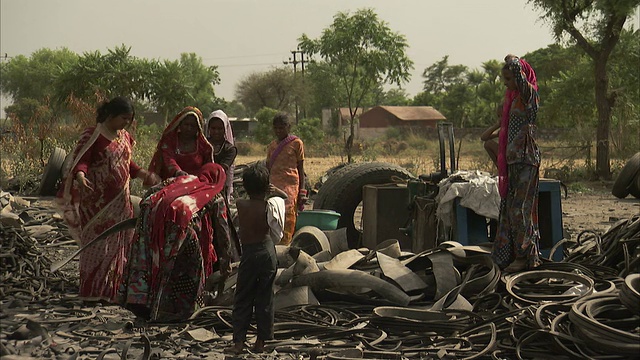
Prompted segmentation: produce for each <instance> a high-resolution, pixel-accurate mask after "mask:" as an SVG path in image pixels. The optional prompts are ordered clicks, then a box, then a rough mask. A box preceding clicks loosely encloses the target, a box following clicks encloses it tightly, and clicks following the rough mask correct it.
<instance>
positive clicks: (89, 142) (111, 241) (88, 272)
mask: <svg viewBox="0 0 640 360" xmlns="http://www.w3.org/2000/svg"><path fill="white" fill-rule="evenodd" d="M109 138H110V136H109V135H108V132H107V131H105V128H104V126H103V125H102V124H98V125H97V126H95V127H90V128H87V129H86V130H85V131H84V132H83V134H82V136H81V138H80V140H79V142H78V144H77V146H76V148H75V150H74V151H73V162H72V164H71V166H70V168H69V169H63V171H64V172H63V174H65V179H64V182H63V186H62V187H61V188H60V190H59V192H58V198H57V203H58V205H59V207H60V210H61V212H62V214H63V217H64V219H65V221H66V222H67V224H68V226H69V231H70V233H71V235H72V236H73V237H74V238H75V239H76V240H77V241H78V242H79V243H80V244H81V245H84V244H86V243H87V242H89V241H91V240H93V239H94V238H95V237H97V236H98V235H99V234H101V233H102V232H104V231H105V230H107V229H108V228H110V227H111V226H113V225H115V224H117V223H119V222H121V221H123V220H126V219H129V218H131V217H133V207H132V205H131V198H130V197H129V179H130V178H131V176H132V175H133V176H135V174H136V173H137V172H138V171H139V169H140V168H139V167H138V166H137V165H136V164H135V163H134V162H133V161H132V160H131V150H132V146H133V139H132V138H131V136H130V135H129V133H128V132H127V131H126V130H119V131H118V134H117V136H116V137H115V138H114V139H112V140H110V139H109ZM80 170H81V171H84V172H85V174H86V178H87V180H89V181H90V182H91V183H92V184H93V187H94V189H93V191H89V190H86V189H84V188H82V187H81V186H79V185H78V183H77V182H76V181H74V179H75V174H76V172H77V171H80ZM132 236H133V231H132V230H129V231H123V232H119V233H117V234H114V235H111V236H109V237H108V238H107V239H105V240H104V241H101V242H99V243H97V244H95V245H92V246H91V247H90V248H89V249H87V250H86V251H84V252H83V253H81V254H80V296H81V297H83V298H86V299H101V300H108V301H112V300H113V299H114V298H115V296H116V293H117V289H118V287H119V285H120V283H121V282H122V274H123V270H124V267H125V264H126V261H127V260H126V257H127V253H128V251H129V247H130V245H131V240H132Z"/></svg>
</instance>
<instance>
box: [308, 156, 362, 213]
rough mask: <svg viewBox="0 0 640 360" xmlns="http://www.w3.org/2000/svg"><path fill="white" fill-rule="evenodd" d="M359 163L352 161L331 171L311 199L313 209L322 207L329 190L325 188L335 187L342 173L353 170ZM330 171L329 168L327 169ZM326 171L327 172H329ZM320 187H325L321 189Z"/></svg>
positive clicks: (340, 179)
mask: <svg viewBox="0 0 640 360" xmlns="http://www.w3.org/2000/svg"><path fill="white" fill-rule="evenodd" d="M358 165H360V164H357V163H353V164H347V165H345V166H342V167H341V168H340V169H337V170H335V171H333V172H332V173H331V175H330V176H329V177H328V178H327V180H326V181H325V182H324V183H323V184H322V186H321V187H320V189H319V190H318V194H317V195H316V196H315V198H314V199H313V208H314V209H324V207H323V206H324V202H325V200H326V198H327V196H328V195H329V194H331V191H327V190H326V189H331V188H335V187H336V184H337V183H338V182H340V181H342V180H343V175H344V174H346V173H348V172H349V171H351V170H353V169H354V168H355V167H357V166H358ZM329 171H331V170H329ZM329 171H327V174H328V173H329ZM322 188H325V190H324V191H323V190H322Z"/></svg>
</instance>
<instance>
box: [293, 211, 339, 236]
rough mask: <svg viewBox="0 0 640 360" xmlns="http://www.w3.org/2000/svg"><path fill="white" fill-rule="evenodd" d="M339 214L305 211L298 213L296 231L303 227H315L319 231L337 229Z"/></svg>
mask: <svg viewBox="0 0 640 360" xmlns="http://www.w3.org/2000/svg"><path fill="white" fill-rule="evenodd" d="M339 219H340V214H339V213H337V212H335V211H333V210H305V211H300V212H298V218H297V220H296V231H297V230H298V229H300V228H301V227H303V226H315V227H317V228H318V229H320V230H335V229H337V228H338V220H339Z"/></svg>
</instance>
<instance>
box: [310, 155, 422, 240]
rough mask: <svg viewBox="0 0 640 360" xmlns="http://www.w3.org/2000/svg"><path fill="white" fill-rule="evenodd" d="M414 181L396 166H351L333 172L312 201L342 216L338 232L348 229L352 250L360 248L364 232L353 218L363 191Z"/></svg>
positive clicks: (378, 163)
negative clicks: (368, 187)
mask: <svg viewBox="0 0 640 360" xmlns="http://www.w3.org/2000/svg"><path fill="white" fill-rule="evenodd" d="M413 177H414V176H413V175H412V174H411V173H410V172H408V171H407V170H406V169H404V168H402V167H400V166H398V165H394V164H389V163H384V162H366V163H354V164H348V165H345V166H342V167H340V168H339V169H338V170H337V171H335V172H333V174H331V175H330V176H329V178H328V179H327V181H326V182H324V183H323V184H322V187H320V189H319V191H318V194H317V196H316V197H315V199H314V200H313V208H314V209H325V210H334V211H336V212H338V213H340V215H341V216H340V220H339V221H338V228H343V227H346V228H347V241H348V243H349V247H350V248H356V247H358V246H359V245H360V236H361V232H360V231H359V230H358V229H356V227H355V224H354V221H353V218H354V213H355V211H356V208H357V207H358V205H359V204H360V203H361V202H362V188H363V187H364V186H365V185H375V184H389V183H393V182H397V181H398V180H408V179H410V178H413ZM408 205H409V204H407V206H408Z"/></svg>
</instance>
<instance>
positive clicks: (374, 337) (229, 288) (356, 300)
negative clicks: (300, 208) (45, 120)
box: [0, 205, 640, 359]
mask: <svg viewBox="0 0 640 360" xmlns="http://www.w3.org/2000/svg"><path fill="white" fill-rule="evenodd" d="M30 208H32V206H31V205H27V206H25V208H24V209H23V210H18V212H19V213H20V211H26V210H28V209H30ZM27 213H28V214H30V215H31V216H32V217H33V218H34V219H35V218H37V217H38V216H35V215H36V213H35V212H33V210H29V211H27ZM23 216H24V215H23ZM50 218H53V215H51V216H50ZM23 221H24V220H23ZM43 222H46V221H43ZM27 224H30V222H29V221H25V222H24V224H21V225H20V226H19V227H17V228H16V227H7V226H3V228H2V231H3V233H2V235H3V236H2V239H3V252H2V253H3V254H4V253H6V251H5V248H4V241H5V240H4V238H5V237H6V236H4V235H5V234H9V235H11V236H14V234H19V236H15V238H16V239H14V244H15V243H16V242H21V241H23V240H24V239H31V237H33V239H32V241H31V242H26V240H25V243H27V244H28V245H29V246H25V247H24V248H27V249H30V250H27V251H26V252H25V253H26V254H28V255H26V256H27V257H30V256H33V255H34V254H35V255H36V257H38V254H39V253H38V252H37V250H34V248H38V247H40V246H41V244H42V242H41V239H42V238H38V237H35V236H31V235H29V234H28V232H27V230H26V229H25V227H28V226H30V225H27ZM54 224H55V226H59V224H58V221H57V220H56V221H51V222H50V223H49V225H51V226H54ZM639 224H640V219H639V218H633V219H627V220H623V221H620V222H619V223H616V224H615V226H613V227H612V228H611V229H609V230H608V231H607V232H606V233H605V234H602V235H596V234H589V233H585V234H584V235H583V236H581V237H580V239H579V240H578V241H575V242H574V243H571V242H566V243H565V244H564V248H565V250H564V254H565V261H563V262H546V263H544V264H543V265H542V266H540V267H539V268H537V269H536V270H532V271H525V272H520V273H516V274H510V275H505V274H502V273H501V272H500V270H499V269H498V268H497V267H496V266H495V265H494V263H493V262H492V261H491V259H490V257H489V255H488V252H489V247H488V246H472V247H466V246H461V245H459V244H456V243H453V242H448V243H443V244H440V246H438V247H437V248H434V249H430V250H427V251H423V252H421V253H418V254H414V253H409V252H405V251H402V250H401V249H400V247H399V244H398V242H397V241H395V240H388V241H385V242H383V243H380V244H379V245H378V246H377V247H376V248H375V249H368V248H360V249H350V248H349V247H348V245H347V243H348V242H347V229H346V228H342V229H338V230H332V231H321V230H319V229H317V228H314V227H304V228H302V229H300V230H299V231H297V232H296V234H295V236H294V240H293V243H292V246H288V247H285V246H277V253H278V262H279V267H280V269H279V270H278V274H277V279H276V297H275V304H276V308H277V310H276V314H275V333H274V340H272V341H269V342H268V343H267V349H268V350H269V352H268V353H266V354H249V353H247V354H245V355H242V356H241V357H245V358H247V357H248V358H264V359H294V358H295V359H298V358H317V359H339V358H343V359H344V358H384V359H411V358H425V359H462V358H487V359H489V358H493V359H518V358H519V359H530V358H550V357H551V356H553V357H554V358H555V357H557V358H561V359H564V358H603V357H606V358H607V359H628V358H632V357H634V356H637V354H638V353H639V352H640V333H639V331H640V330H639V329H640V306H639V305H638V304H640V275H639V274H638V269H637V265H638V261H639V260H637V259H638V257H639V256H640V253H639V251H640V250H639V245H640V229H639V226H640V225H639ZM25 225H26V226H25ZM592 242H593V244H592ZM45 243H46V241H45ZM16 249H17V247H16ZM21 249H22V248H21ZM558 249H559V248H558ZM558 251H559V250H558ZM23 252H24V251H23V250H13V251H12V252H11V253H12V254H18V253H20V254H21V253H23ZM11 258H17V257H14V256H12V257H11ZM5 260H6V259H5V258H2V261H3V263H2V264H3V265H2V266H3V267H2V276H8V275H7V274H10V273H11V274H13V273H14V272H15V271H16V269H15V268H14V267H11V270H8V269H6V268H5V267H4V266H5V265H7V266H13V265H12V263H11V264H10V263H6V264H5V262H4V261H5ZM9 261H10V260H9ZM42 261H45V263H44V264H46V263H47V262H46V260H44V259H43V260H42ZM49 263H50V262H49ZM44 264H42V263H41V264H40V267H39V269H40V270H39V271H40V274H42V273H45V274H46V271H45V270H44V268H45V267H47V266H44ZM34 267H35V266H34ZM23 269H24V270H25V271H24V275H21V277H20V280H21V283H23V284H27V285H25V286H27V287H28V288H29V291H28V292H27V293H26V294H28V295H27V296H30V295H31V293H32V292H33V293H34V294H35V293H37V291H36V290H37V289H39V285H36V284H33V285H28V283H29V281H30V280H31V279H33V278H34V276H35V274H36V271H35V270H33V269H32V267H31V266H28V265H25V266H23ZM27 270H28V271H27ZM2 280H3V284H5V279H4V278H3V279H2ZM222 280H224V281H222ZM9 281H10V280H9ZM52 284H53V283H52V282H51V281H49V280H48V281H47V282H46V284H45V288H48V289H50V290H49V291H50V292H49V293H46V292H44V291H43V292H40V297H37V296H34V297H32V298H31V299H27V298H26V297H25V298H24V300H22V299H19V298H16V297H15V296H14V294H15V295H19V294H25V293H24V292H15V293H11V294H8V295H7V294H3V297H2V305H3V306H2V308H1V309H0V316H1V317H2V318H1V319H0V320H1V321H0V324H1V326H2V332H1V334H0V340H1V341H0V344H1V345H2V346H1V347H0V354H2V355H3V356H7V357H6V358H7V359H11V357H12V356H13V357H14V358H16V359H17V358H21V359H25V358H27V357H25V356H31V358H39V359H42V358H50V359H54V358H55V359H95V358H99V359H126V358H138V359H140V358H142V359H151V358H163V359H169V358H209V359H216V358H219V359H222V358H224V355H223V354H222V351H223V349H224V348H225V347H226V346H228V345H229V344H230V343H231V333H232V327H231V314H232V308H231V299H232V296H233V289H234V287H235V275H232V276H231V277H229V278H228V279H221V278H220V276H219V274H214V276H212V277H210V279H209V283H208V285H209V287H210V289H211V290H213V289H220V293H219V294H218V296H217V297H216V299H215V301H216V304H214V305H212V306H207V307H204V308H201V309H200V310H198V311H197V312H196V313H194V314H193V315H192V317H191V318H190V319H189V320H188V321H185V322H182V323H172V324H164V323H153V324H142V323H139V322H138V321H137V320H136V319H134V318H133V315H132V314H131V313H130V312H129V311H127V310H125V309H123V308H121V307H118V306H96V305H97V304H96V305H94V306H89V304H87V303H85V302H81V301H79V300H78V299H77V297H75V296H73V295H68V294H76V293H77V289H69V288H66V287H65V288H64V289H60V288H58V287H55V286H52ZM218 285H221V286H220V287H218ZM15 286H17V285H15ZM36 287H37V288H36ZM34 288H36V289H35V290H34ZM4 290H5V289H3V291H4ZM5 295H6V296H5ZM17 300H20V301H17ZM253 336H255V333H254V334H253ZM252 340H253V339H252V338H250V339H249V341H252ZM16 356H22V357H16ZM4 358H5V357H3V359H4Z"/></svg>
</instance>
